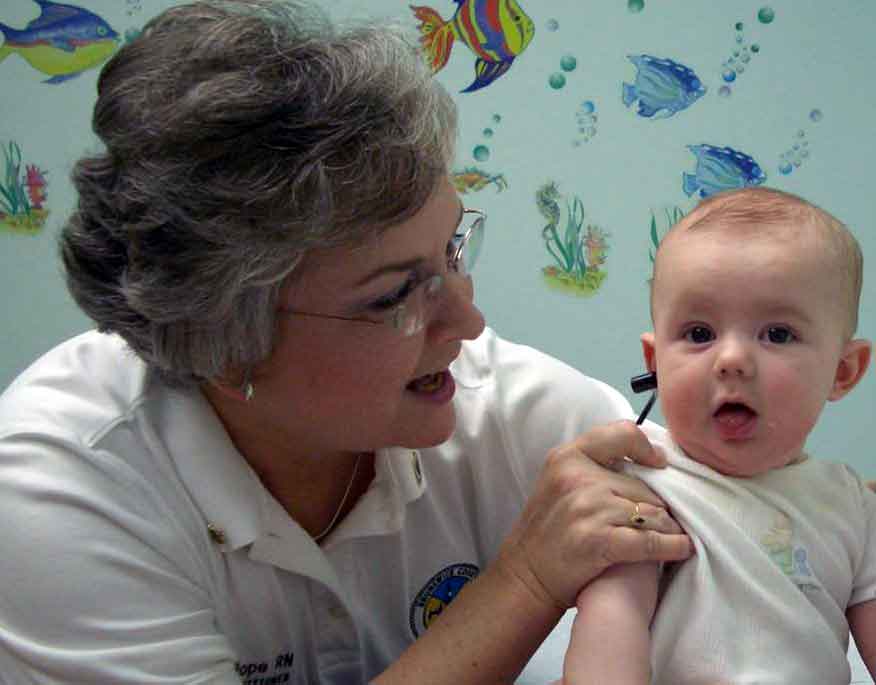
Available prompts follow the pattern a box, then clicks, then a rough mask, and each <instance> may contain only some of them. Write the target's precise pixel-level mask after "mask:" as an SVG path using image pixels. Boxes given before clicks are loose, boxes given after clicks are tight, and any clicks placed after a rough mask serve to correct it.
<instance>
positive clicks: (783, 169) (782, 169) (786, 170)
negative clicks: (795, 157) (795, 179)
mask: <svg viewBox="0 0 876 685" xmlns="http://www.w3.org/2000/svg"><path fill="white" fill-rule="evenodd" d="M792 171H794V167H793V166H791V165H790V164H789V163H788V162H785V163H784V164H782V165H780V166H779V173H781V174H784V175H785V176H787V175H788V174H790V173H791V172H792Z"/></svg>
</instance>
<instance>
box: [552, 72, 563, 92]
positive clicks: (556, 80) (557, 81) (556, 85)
mask: <svg viewBox="0 0 876 685" xmlns="http://www.w3.org/2000/svg"><path fill="white" fill-rule="evenodd" d="M548 84H550V87H551V88H553V89H554V90H559V89H560V88H562V87H563V86H565V85H566V77H565V76H563V75H562V74H561V73H560V72H558V71H556V72H554V73H553V74H551V75H550V78H549V79H548Z"/></svg>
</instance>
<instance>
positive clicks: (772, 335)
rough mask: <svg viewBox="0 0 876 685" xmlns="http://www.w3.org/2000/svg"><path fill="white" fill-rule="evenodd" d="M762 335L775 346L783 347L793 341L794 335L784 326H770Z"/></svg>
mask: <svg viewBox="0 0 876 685" xmlns="http://www.w3.org/2000/svg"><path fill="white" fill-rule="evenodd" d="M764 335H765V336H766V339H767V340H769V341H770V342H771V343H774V344H776V345H784V344H786V343H789V342H793V341H794V340H795V336H794V334H793V333H792V332H791V331H790V330H789V329H788V328H786V327H785V326H770V327H769V328H767V329H766V332H765V334H764Z"/></svg>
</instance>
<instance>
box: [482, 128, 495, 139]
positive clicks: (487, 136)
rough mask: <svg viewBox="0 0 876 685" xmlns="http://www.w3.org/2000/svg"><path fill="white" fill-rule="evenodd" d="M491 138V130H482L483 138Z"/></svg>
mask: <svg viewBox="0 0 876 685" xmlns="http://www.w3.org/2000/svg"><path fill="white" fill-rule="evenodd" d="M492 137H493V129H491V128H485V129H484V138H492Z"/></svg>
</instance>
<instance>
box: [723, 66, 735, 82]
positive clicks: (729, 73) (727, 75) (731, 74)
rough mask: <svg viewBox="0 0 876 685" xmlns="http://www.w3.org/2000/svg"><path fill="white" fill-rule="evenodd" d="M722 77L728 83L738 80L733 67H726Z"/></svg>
mask: <svg viewBox="0 0 876 685" xmlns="http://www.w3.org/2000/svg"><path fill="white" fill-rule="evenodd" d="M721 78H723V79H724V80H725V81H726V82H727V83H733V82H734V81H735V80H736V72H735V71H733V70H732V69H725V70H724V73H723V74H721Z"/></svg>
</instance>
